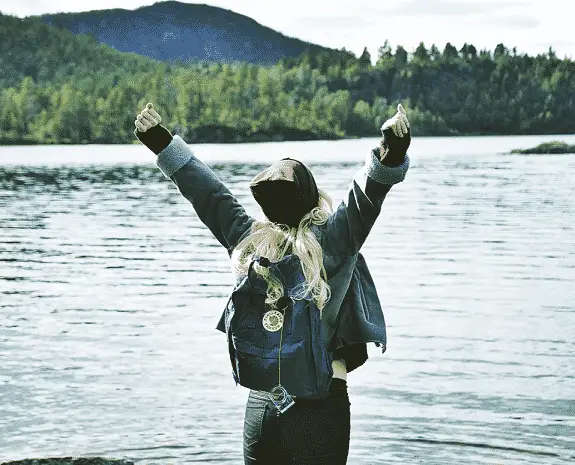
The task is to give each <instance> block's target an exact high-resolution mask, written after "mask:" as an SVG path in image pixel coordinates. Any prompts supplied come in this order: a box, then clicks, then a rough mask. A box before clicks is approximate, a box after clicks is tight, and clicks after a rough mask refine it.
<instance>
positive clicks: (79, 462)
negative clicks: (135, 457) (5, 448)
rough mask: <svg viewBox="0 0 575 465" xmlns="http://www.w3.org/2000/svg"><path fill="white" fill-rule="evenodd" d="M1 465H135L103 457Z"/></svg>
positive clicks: (26, 461)
mask: <svg viewBox="0 0 575 465" xmlns="http://www.w3.org/2000/svg"><path fill="white" fill-rule="evenodd" d="M0 465H134V462H128V461H126V460H115V459H105V458H102V457H57V458H50V459H25V460H17V461H15V462H3V463H0Z"/></svg>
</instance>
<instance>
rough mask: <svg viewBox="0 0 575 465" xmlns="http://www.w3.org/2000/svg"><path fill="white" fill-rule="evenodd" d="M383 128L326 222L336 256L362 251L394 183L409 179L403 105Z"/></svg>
mask: <svg viewBox="0 0 575 465" xmlns="http://www.w3.org/2000/svg"><path fill="white" fill-rule="evenodd" d="M381 130H382V134H383V139H382V143H381V146H380V147H378V148H374V149H373V150H371V151H370V152H369V154H368V155H367V157H366V160H365V164H364V165H363V167H362V168H361V169H360V170H359V171H358V172H357V173H356V174H355V176H354V178H353V180H352V181H351V183H350V185H349V188H348V190H347V193H346V196H345V198H344V199H343V201H342V202H341V203H340V204H339V206H338V207H337V209H336V210H335V212H334V213H333V215H331V216H330V218H329V219H328V222H327V224H326V227H325V231H324V235H323V250H324V253H325V254H328V255H331V256H332V257H334V258H336V257H338V256H340V257H342V258H343V257H348V256H351V255H355V254H357V253H358V252H359V250H360V249H361V247H362V245H363V243H364V242H365V240H366V239H367V236H368V235H369V232H370V231H371V228H372V227H373V225H374V224H375V220H376V219H377V217H378V216H379V213H380V212H381V207H382V204H383V201H384V200H385V197H386V195H387V193H388V192H389V191H390V190H391V188H392V186H393V185H394V184H397V183H400V182H402V181H403V180H404V179H405V175H406V173H407V171H408V169H409V157H408V156H407V148H408V147H409V144H410V141H411V131H410V126H409V122H408V121H407V118H406V117H405V110H403V107H402V106H401V104H400V105H399V106H398V113H397V114H396V115H395V116H394V117H393V118H391V119H389V120H388V121H386V122H385V123H384V125H383V126H382V128H381ZM336 261H337V260H336Z"/></svg>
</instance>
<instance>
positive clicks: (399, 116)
mask: <svg viewBox="0 0 575 465" xmlns="http://www.w3.org/2000/svg"><path fill="white" fill-rule="evenodd" d="M389 128H391V129H392V131H393V133H394V134H395V135H396V136H397V137H403V135H404V134H407V133H408V132H409V131H408V130H409V128H410V124H409V121H408V120H407V115H406V114H405V109H404V108H403V105H402V104H401V103H400V104H399V105H397V113H396V114H395V115H394V116H393V117H392V118H389V119H388V120H387V121H386V122H385V123H383V125H382V126H381V135H384V132H385V130H386V129H389Z"/></svg>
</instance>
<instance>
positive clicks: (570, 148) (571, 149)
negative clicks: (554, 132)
mask: <svg viewBox="0 0 575 465" xmlns="http://www.w3.org/2000/svg"><path fill="white" fill-rule="evenodd" d="M511 153H520V154H532V153H533V154H535V153H575V145H569V144H566V143H565V142H559V141H553V142H545V143H543V144H539V145H538V146H537V147H533V148H532V149H524V150H519V149H516V150H512V151H511Z"/></svg>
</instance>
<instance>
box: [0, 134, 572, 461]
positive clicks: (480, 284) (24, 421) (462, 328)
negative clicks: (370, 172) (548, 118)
mask: <svg viewBox="0 0 575 465" xmlns="http://www.w3.org/2000/svg"><path fill="white" fill-rule="evenodd" d="M557 138H558V137H486V138H457V139H426V138H421V139H415V140H414V141H413V143H412V149H411V150H410V155H411V157H412V165H411V169H410V171H409V173H408V175H407V178H406V181H405V182H404V183H402V184H400V185H397V186H395V187H394V188H393V189H392V191H391V193H390V194H389V196H388V198H387V200H386V201H385V203H384V207H383V210H382V214H381V216H380V218H379V219H378V222H377V223H376V226H375V227H374V229H373V230H372V233H371V235H370V237H369V239H368V241H367V243H366V244H365V246H364V249H363V252H364V253H365V255H366V257H367V260H368V264H369V265H370V268H371V270H372V273H373V275H374V279H375V281H376V284H377V286H378V291H379V295H380V297H381V300H382V303H383V305H384V311H385V315H386V319H387V321H388V324H389V328H388V338H389V348H388V351H387V353H386V354H385V355H381V353H380V352H379V350H378V349H377V348H376V347H375V345H373V344H371V345H369V346H368V348H369V355H370V359H369V360H368V361H367V363H366V364H365V365H364V366H362V367H361V368H359V369H358V370H356V371H354V372H353V373H351V374H350V375H349V377H348V384H349V392H350V399H351V409H352V420H351V421H352V432H351V444H350V455H349V461H348V463H349V464H369V465H374V464H386V465H387V464H390V463H393V464H413V463H424V464H441V465H446V464H463V463H465V464H475V463H477V464H508V463H509V464H515V463H517V464H538V465H539V464H560V463H573V462H574V461H575V440H574V438H575V234H574V231H573V229H574V227H575V201H574V198H575V155H549V156H538V155H535V156H533V155H531V156H523V155H503V154H502V153H503V152H506V151H508V150H510V149H511V148H515V147H530V146H533V145H536V144H537V143H539V142H542V141H544V140H552V139H557ZM559 139H562V140H565V141H567V142H569V143H575V136H573V137H565V136H561V137H559ZM374 144H377V140H376V139H371V140H370V139H361V140H353V141H339V142H306V143H268V144H248V145H200V146H196V152H197V154H198V156H200V158H202V159H204V160H205V161H206V162H207V163H208V164H209V165H210V166H212V168H213V169H214V170H215V171H216V172H217V173H218V175H219V176H220V177H221V178H222V179H224V180H225V182H226V183H227V184H228V186H229V187H230V189H231V190H232V192H234V193H235V194H236V195H237V196H238V198H239V200H240V201H241V202H242V203H243V204H244V206H245V207H246V209H247V210H248V213H251V214H253V215H256V214H257V209H256V205H255V203H254V201H253V200H252V198H251V196H250V194H249V191H248V189H247V181H248V180H249V179H250V178H251V177H252V176H253V175H254V174H255V173H256V172H257V171H259V170H260V169H262V168H263V167H264V166H265V165H267V164H269V163H271V162H272V161H273V160H275V159H277V158H280V157H283V156H294V157H299V158H300V159H301V160H303V161H305V162H307V163H309V165H310V167H311V168H312V170H313V172H314V173H315V176H316V179H317V181H318V184H319V185H320V187H322V188H324V189H325V190H327V191H328V193H330V194H331V195H332V196H333V197H334V200H335V201H337V202H338V203H339V201H340V199H341V198H342V195H343V194H344V192H345V190H346V188H347V186H348V183H349V181H350V179H351V178H352V176H353V175H354V173H355V171H356V170H357V169H358V168H359V167H360V166H361V164H362V163H363V160H364V158H365V155H366V153H367V151H368V150H369V149H370V148H371V147H372V146H374ZM153 158H154V157H153V154H152V153H151V152H150V151H149V150H148V149H147V148H145V147H144V146H142V145H134V146H114V145H110V146H89V147H83V146H56V147H54V146H52V147H2V148H0V226H1V230H0V462H1V461H8V460H16V459H21V458H25V457H46V456H51V457H53V456H72V455H73V456H79V455H82V456H108V457H117V458H122V457H124V458H129V459H132V460H134V461H136V462H139V463H140V464H144V463H146V464H168V463H172V464H180V463H197V462H213V463H234V464H239V463H243V461H242V460H243V459H242V426H243V416H244V408H245V402H246V399H247V395H248V390H247V389H245V388H242V387H236V386H235V383H234V382H233V380H232V377H231V367H230V365H229V358H228V356H227V352H226V343H225V335H223V334H222V333H220V332H218V331H216V329H215V326H216V324H217V321H218V319H219V317H220V314H221V311H222V309H223V305H224V303H225V300H226V297H227V295H228V293H229V291H230V290H231V283H232V278H231V273H230V268H229V264H228V261H227V254H226V252H225V250H224V249H223V248H222V247H220V246H219V244H218V243H217V242H216V241H215V239H213V238H212V237H211V235H210V233H209V231H208V230H207V228H205V227H204V226H203V225H202V224H201V223H200V221H199V220H198V219H197V217H196V216H195V213H194V211H193V210H192V208H191V206H190V205H189V204H188V203H187V201H186V200H185V199H183V197H181V196H180V194H179V193H178V192H177V190H176V189H175V188H174V187H173V186H172V185H171V183H170V182H169V181H167V180H165V179H164V178H163V176H162V174H161V173H160V171H159V170H158V169H157V168H156V167H155V166H154V164H153ZM238 163H242V164H238Z"/></svg>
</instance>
